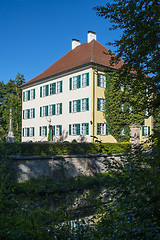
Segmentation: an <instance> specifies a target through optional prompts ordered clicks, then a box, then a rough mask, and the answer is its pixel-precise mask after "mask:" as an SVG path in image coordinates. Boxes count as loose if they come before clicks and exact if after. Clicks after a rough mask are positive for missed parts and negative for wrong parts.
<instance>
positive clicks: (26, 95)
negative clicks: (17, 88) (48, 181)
mask: <svg viewBox="0 0 160 240" xmlns="http://www.w3.org/2000/svg"><path fill="white" fill-rule="evenodd" d="M33 99H35V89H31V90H28V91H25V92H23V102H27V101H29V100H33Z"/></svg>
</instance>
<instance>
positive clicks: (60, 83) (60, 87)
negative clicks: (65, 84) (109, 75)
mask: <svg viewBox="0 0 160 240" xmlns="http://www.w3.org/2000/svg"><path fill="white" fill-rule="evenodd" d="M60 92H62V81H60Z"/></svg>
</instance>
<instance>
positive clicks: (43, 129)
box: [41, 126, 45, 137]
mask: <svg viewBox="0 0 160 240" xmlns="http://www.w3.org/2000/svg"><path fill="white" fill-rule="evenodd" d="M41 137H45V126H42V127H41Z"/></svg>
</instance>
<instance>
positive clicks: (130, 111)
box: [129, 105, 132, 113]
mask: <svg viewBox="0 0 160 240" xmlns="http://www.w3.org/2000/svg"><path fill="white" fill-rule="evenodd" d="M129 113H132V106H131V105H130V106H129Z"/></svg>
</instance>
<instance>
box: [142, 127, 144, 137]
mask: <svg viewBox="0 0 160 240" xmlns="http://www.w3.org/2000/svg"><path fill="white" fill-rule="evenodd" d="M142 136H144V126H142Z"/></svg>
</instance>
